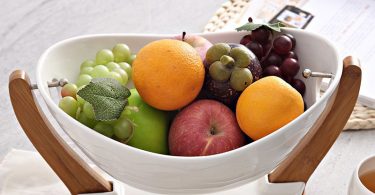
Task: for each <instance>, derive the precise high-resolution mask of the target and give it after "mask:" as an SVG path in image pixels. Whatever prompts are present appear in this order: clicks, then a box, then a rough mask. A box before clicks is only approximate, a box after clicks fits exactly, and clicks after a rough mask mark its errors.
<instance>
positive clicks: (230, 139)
mask: <svg viewBox="0 0 375 195" xmlns="http://www.w3.org/2000/svg"><path fill="white" fill-rule="evenodd" d="M249 25H250V26H252V27H251V29H250V30H249V29H247V30H249V31H252V32H251V34H249V35H246V36H245V37H243V38H242V40H241V44H240V43H215V44H212V43H211V42H210V41H208V40H207V39H205V38H203V37H201V36H196V35H186V34H185V33H183V35H182V36H176V37H173V38H171V39H163V40H156V41H153V42H150V43H148V44H147V45H145V46H144V47H143V48H141V49H140V50H139V51H138V53H137V55H135V54H133V55H131V52H130V49H129V47H128V46H127V45H126V44H117V45H115V46H114V48H113V49H112V50H109V49H103V50H100V51H99V52H98V53H97V54H96V58H95V60H87V61H85V62H83V63H82V64H81V67H80V75H79V76H78V78H77V81H76V84H74V83H69V84H66V85H65V86H64V87H63V88H62V89H61V95H62V97H63V98H62V99H61V100H60V102H59V106H60V108H61V109H62V110H63V111H65V112H66V113H67V114H68V115H70V116H72V117H74V118H75V119H76V120H78V121H79V122H81V123H82V124H84V125H86V126H87V127H90V128H92V129H94V130H95V131H97V132H98V133H101V134H103V135H105V136H107V137H110V138H112V139H114V140H117V141H120V142H122V143H124V144H128V145H130V146H133V147H136V148H139V149H142V150H146V151H151V152H155V153H160V154H170V155H177V156H201V155H213V154H218V153H223V152H226V151H230V150H233V149H236V148H239V147H241V146H244V145H245V144H247V143H249V142H251V141H252V140H258V139H261V138H262V137H264V136H267V135H268V134H270V133H272V132H274V131H276V130H277V129H279V128H281V127H283V126H284V125H286V124H287V123H289V122H290V121H292V120H293V119H295V118H296V117H298V116H299V115H300V114H302V113H303V111H304V101H303V97H302V96H303V94H304V91H305V85H304V83H303V82H302V81H301V80H298V79H295V78H294V77H295V76H296V74H297V73H298V71H299V68H300V67H299V64H298V57H297V55H296V53H295V52H294V50H293V49H294V48H295V45H296V40H295V39H294V37H293V36H292V35H289V34H280V35H277V36H276V37H274V32H273V31H272V30H274V29H275V28H274V26H271V25H268V24H263V25H253V24H252V23H251V22H250V23H249ZM254 26H255V27H256V28H255V27H254ZM130 80H132V81H133V83H134V86H135V89H130V90H129V89H128V88H127V87H128V86H129V85H128V82H129V81H130ZM296 89H297V90H296Z"/></svg>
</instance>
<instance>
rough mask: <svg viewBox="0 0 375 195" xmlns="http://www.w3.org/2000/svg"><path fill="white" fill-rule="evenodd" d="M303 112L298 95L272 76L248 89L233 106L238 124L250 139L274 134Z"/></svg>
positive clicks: (299, 95)
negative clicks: (234, 106)
mask: <svg viewBox="0 0 375 195" xmlns="http://www.w3.org/2000/svg"><path fill="white" fill-rule="evenodd" d="M302 113H303V98H302V96H301V94H300V93H299V92H298V91H297V90H295V89H294V88H293V87H292V86H290V85H289V84H288V83H287V82H285V81H284V80H282V79H281V78H279V77H275V76H268V77H265V78H262V79H260V80H258V81H256V82H255V83H253V84H251V85H250V86H249V87H247V88H246V89H245V90H244V91H243V92H242V94H241V96H240V97H239V99H238V102H237V106H236V117H237V121H238V124H239V126H240V127H241V129H242V131H243V132H245V133H246V134H247V135H248V136H249V137H251V138H252V139H253V140H257V139H260V138H262V137H264V136H266V135H268V134H270V133H272V132H274V131H276V130H277V129H279V128H281V127H283V126H284V125H286V124H287V123H289V122H290V121H292V120H293V119H295V118H296V117H298V116H299V115H300V114H302Z"/></svg>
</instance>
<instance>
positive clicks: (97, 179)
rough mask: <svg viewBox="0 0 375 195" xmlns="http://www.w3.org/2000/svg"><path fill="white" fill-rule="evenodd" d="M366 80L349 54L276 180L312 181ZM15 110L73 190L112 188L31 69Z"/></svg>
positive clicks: (16, 92)
mask: <svg viewBox="0 0 375 195" xmlns="http://www.w3.org/2000/svg"><path fill="white" fill-rule="evenodd" d="M360 83H361V69H360V67H359V61H358V60H356V59H354V58H352V57H347V58H345V59H344V68H343V74H342V77H341V80H340V84H339V86H338V88H337V89H336V93H337V96H336V98H331V101H330V102H329V103H328V105H327V107H326V109H325V110H324V112H323V113H322V114H321V116H320V118H319V120H318V121H317V122H316V123H315V124H314V126H313V127H312V129H310V131H309V133H308V134H307V135H306V136H305V137H304V138H303V139H302V140H301V142H300V143H299V144H298V145H297V146H296V147H295V148H294V150H293V151H292V152H291V154H290V155H289V156H288V158H287V159H286V160H284V161H283V162H282V163H281V164H280V165H279V166H278V167H277V168H276V169H275V170H274V171H273V172H272V173H271V174H270V175H269V181H270V182H273V183H288V182H305V183H306V182H307V181H308V179H309V177H310V176H311V174H312V173H313V172H314V170H315V169H316V167H317V166H318V164H319V163H320V161H321V160H322V159H323V158H324V156H325V155H326V153H327V152H328V151H329V149H330V148H331V146H332V144H333V143H334V142H335V140H336V139H337V137H338V136H339V134H340V132H341V131H342V129H343V128H344V126H345V123H346V122H347V120H348V119H349V116H350V114H351V112H352V110H353V108H354V105H355V103H356V100H357V97H358V94H359V88H360ZM9 94H10V97H11V102H12V105H13V109H14V112H15V114H16V116H17V119H18V121H19V123H20V124H21V126H22V128H23V130H24V131H25V133H26V135H27V136H28V137H29V139H30V141H31V142H32V143H33V145H34V146H35V148H36V149H37V150H38V152H39V153H40V154H41V155H42V157H43V158H44V159H45V160H46V161H47V163H48V164H49V166H50V167H51V168H52V169H53V170H54V171H55V172H56V174H57V175H58V176H59V177H60V179H61V180H62V181H63V182H64V184H65V185H66V186H67V187H68V189H69V190H70V192H71V193H72V194H79V193H94V192H109V191H111V190H112V185H111V183H110V182H108V181H106V180H105V179H104V178H103V177H101V176H100V175H99V174H97V173H96V172H95V171H94V170H93V169H92V168H90V167H89V166H88V165H87V164H86V163H85V162H84V161H83V160H82V159H81V158H80V157H79V156H78V155H77V154H76V153H75V152H74V151H73V150H72V149H71V148H70V147H69V146H68V145H67V144H66V143H65V142H64V141H63V140H62V139H61V137H60V136H59V135H58V134H57V133H56V130H55V129H54V128H53V126H52V125H51V124H50V122H49V121H48V120H47V119H46V117H45V116H44V114H43V111H42V110H41V109H40V107H39V106H38V103H37V102H36V100H35V97H34V95H33V93H32V89H31V84H30V81H29V79H28V77H27V75H26V73H25V72H23V71H21V70H17V71H14V72H13V73H12V74H11V75H10V78H9Z"/></svg>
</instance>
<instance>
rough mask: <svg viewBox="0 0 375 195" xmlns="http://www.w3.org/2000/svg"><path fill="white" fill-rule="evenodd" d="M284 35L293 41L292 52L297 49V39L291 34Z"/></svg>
mask: <svg viewBox="0 0 375 195" xmlns="http://www.w3.org/2000/svg"><path fill="white" fill-rule="evenodd" d="M284 35H285V36H287V37H289V38H290V40H292V50H293V49H294V48H295V47H296V43H297V41H296V39H295V38H294V36H293V35H291V34H284Z"/></svg>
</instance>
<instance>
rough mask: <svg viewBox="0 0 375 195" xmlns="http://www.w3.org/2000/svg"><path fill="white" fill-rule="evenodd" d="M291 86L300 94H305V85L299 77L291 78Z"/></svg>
mask: <svg viewBox="0 0 375 195" xmlns="http://www.w3.org/2000/svg"><path fill="white" fill-rule="evenodd" d="M292 86H293V87H294V89H296V90H297V91H298V92H299V93H300V94H301V95H302V96H303V95H305V91H306V86H305V83H304V82H303V81H301V80H300V79H293V81H292Z"/></svg>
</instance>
